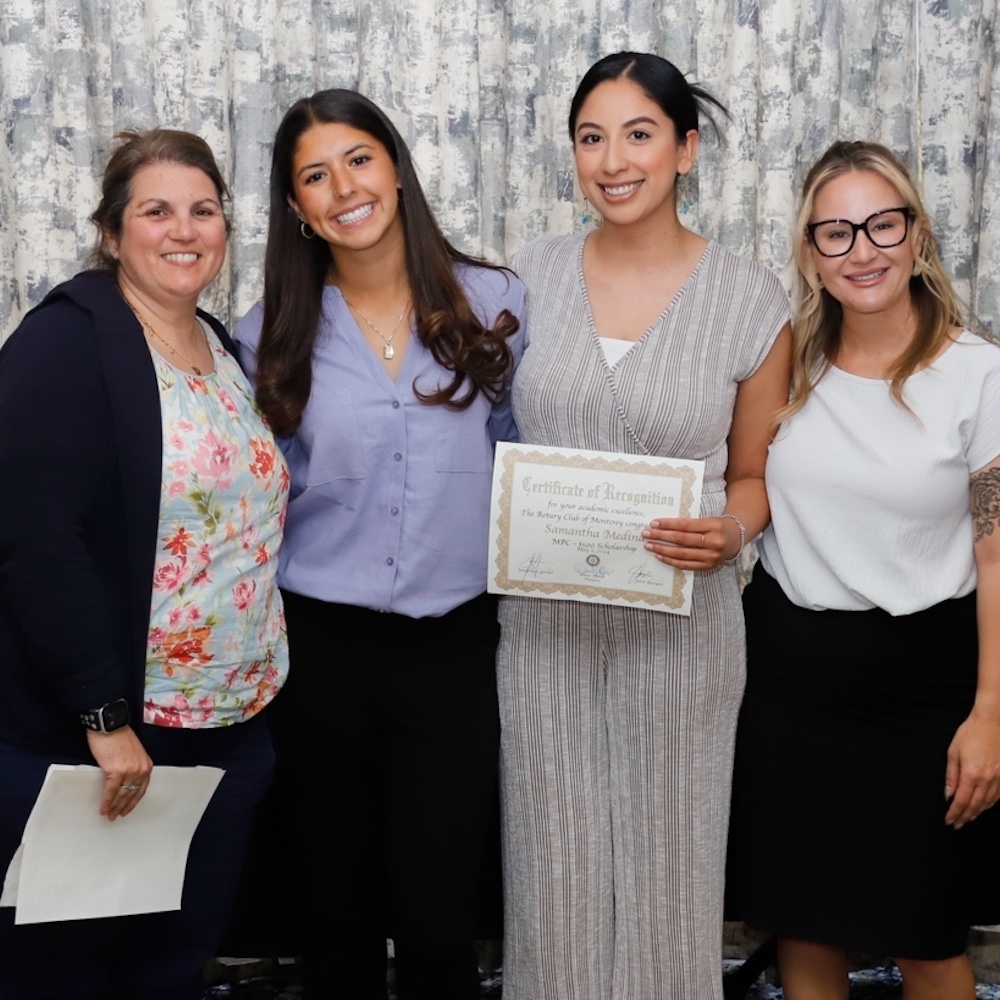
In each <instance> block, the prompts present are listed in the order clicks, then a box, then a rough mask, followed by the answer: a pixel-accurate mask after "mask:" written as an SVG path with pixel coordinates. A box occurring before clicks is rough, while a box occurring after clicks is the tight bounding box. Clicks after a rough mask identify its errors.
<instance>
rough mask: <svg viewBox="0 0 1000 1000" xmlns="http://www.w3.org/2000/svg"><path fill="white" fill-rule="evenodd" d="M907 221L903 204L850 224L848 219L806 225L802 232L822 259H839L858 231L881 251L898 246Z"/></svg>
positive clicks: (905, 229)
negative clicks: (807, 236) (807, 235)
mask: <svg viewBox="0 0 1000 1000" xmlns="http://www.w3.org/2000/svg"><path fill="white" fill-rule="evenodd" d="M911 218H913V212H912V211H911V210H910V209H909V208H907V207H906V206H905V205H904V206H903V207H902V208H887V209H885V210H884V211H882V212H874V213H873V214H872V215H869V216H868V218H867V219H865V221H864V222H851V220H850V219H824V220H823V221H822V222H810V223H809V224H808V225H807V226H806V232H807V233H808V234H809V239H811V240H812V244H813V246H814V247H815V248H816V249H817V250H818V251H819V252H820V253H821V254H822V255H823V256H824V257H843V256H844V254H846V253H850V252H851V247H853V246H854V241H855V240H856V239H857V236H858V233H859V232H863V233H864V234H865V236H867V237H868V239H869V240H870V241H871V243H872V244H873V245H874V246H877V247H879V248H880V249H882V250H888V249H889V247H898V246H899V244H900V243H902V242H903V240H905V239H906V234H907V232H908V231H909V228H910V219H911Z"/></svg>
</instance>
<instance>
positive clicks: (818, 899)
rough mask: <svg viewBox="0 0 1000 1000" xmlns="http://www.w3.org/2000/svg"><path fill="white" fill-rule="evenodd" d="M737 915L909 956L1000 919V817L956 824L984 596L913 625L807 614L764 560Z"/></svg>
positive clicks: (932, 612)
mask: <svg viewBox="0 0 1000 1000" xmlns="http://www.w3.org/2000/svg"><path fill="white" fill-rule="evenodd" d="M744 607H745V611H746V621H747V690H746V695H745V698H744V702H743V708H742V711H741V714H740V723H739V730H738V734H737V742H736V765H735V772H734V778H733V808H732V819H731V826H730V846H729V860H728V866H727V886H726V904H727V905H726V910H727V917H728V919H732V920H743V921H745V922H747V923H749V924H751V925H754V926H756V927H759V928H761V929H763V930H766V931H769V932H771V933H774V934H778V935H779V936H781V937H788V938H797V939H801V940H805V941H814V942H819V943H823V944H830V945H836V946H841V947H845V948H847V949H849V950H851V951H859V952H865V953H868V954H878V955H889V956H892V957H898V958H913V959H927V960H931V959H941V958H948V957H951V956H953V955H958V954H960V953H962V952H963V951H964V949H965V941H966V935H967V932H968V928H969V926H970V925H972V924H978V923H996V922H998V920H1000V877H998V869H1000V808H998V809H991V810H988V811H987V812H986V813H984V814H983V815H982V816H980V817H979V818H978V819H977V820H975V821H974V822H972V823H970V824H967V825H966V826H965V827H963V828H962V829H961V830H957V831H956V830H954V829H952V828H951V827H946V826H945V824H944V815H945V813H946V811H947V804H946V802H945V797H944V784H945V766H946V754H947V751H948V746H949V744H950V743H951V740H952V737H953V736H954V734H955V730H956V729H957V728H958V726H959V725H960V724H961V723H962V721H963V720H964V719H965V718H966V716H967V715H968V713H969V710H970V709H971V707H972V703H973V699H974V697H975V691H976V673H977V651H978V643H977V633H976V607H975V594H970V595H969V596H967V597H964V598H959V599H957V600H952V601H945V602H943V603H942V604H939V605H936V606H934V607H932V608H929V609H927V610H926V611H921V612H919V613H917V614H913V615H905V616H900V617H896V618H894V617H892V616H891V615H889V614H887V613H885V612H884V611H881V610H872V611H859V612H852V611H808V610H806V609H803V608H799V607H796V606H795V605H793V604H792V603H791V602H790V601H789V600H788V599H787V598H786V597H785V596H784V593H783V592H782V590H781V588H780V587H779V585H778V584H777V583H776V582H775V581H774V580H773V579H772V578H771V577H770V576H768V575H767V574H766V573H765V572H764V571H763V569H762V568H761V567H759V566H758V568H757V571H756V574H755V576H754V580H753V582H752V583H751V584H750V586H749V587H747V590H746V593H745V594H744Z"/></svg>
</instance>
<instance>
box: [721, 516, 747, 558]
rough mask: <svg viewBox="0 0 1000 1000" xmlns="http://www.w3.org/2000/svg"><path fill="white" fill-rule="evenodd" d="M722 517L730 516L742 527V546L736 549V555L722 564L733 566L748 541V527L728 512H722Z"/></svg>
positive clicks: (737, 525)
mask: <svg viewBox="0 0 1000 1000" xmlns="http://www.w3.org/2000/svg"><path fill="white" fill-rule="evenodd" d="M720 517H728V518H729V520H730V521H735V522H736V527H737V528H739V529H740V547H739V548H738V549H737V550H736V555H734V556H733V558H732V559H727V560H726V561H725V562H724V563H723V564H722V565H723V566H732V565H733V563H734V562H736V560H737V559H739V557H740V553H741V552H742V551H743V546H744V545H746V543H747V529H746V525H745V524H744V523H743V522H742V521H741V520H740V519H739V518H738V517H737V516H736V515H735V514H730V513H728V512H726V513H725V514H721V515H720Z"/></svg>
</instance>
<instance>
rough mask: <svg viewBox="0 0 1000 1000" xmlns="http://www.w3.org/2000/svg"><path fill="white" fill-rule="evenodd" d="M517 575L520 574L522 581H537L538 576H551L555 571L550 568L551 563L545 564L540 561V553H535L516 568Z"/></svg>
mask: <svg viewBox="0 0 1000 1000" xmlns="http://www.w3.org/2000/svg"><path fill="white" fill-rule="evenodd" d="M517 571H518V573H520V574H521V579H522V580H527V579H528V577H531V578H532V579H533V580H537V579H538V578H539V577H540V576H552V574H553V573H554V572H555V570H554V569H553V568H552V563H550V562H545V561H544V560H543V559H542V554H541V552H535V553H533V554H532V555H531V556H529V557H528V558H527V559H525V560H524V562H522V563H521V565H520V566H518V567H517Z"/></svg>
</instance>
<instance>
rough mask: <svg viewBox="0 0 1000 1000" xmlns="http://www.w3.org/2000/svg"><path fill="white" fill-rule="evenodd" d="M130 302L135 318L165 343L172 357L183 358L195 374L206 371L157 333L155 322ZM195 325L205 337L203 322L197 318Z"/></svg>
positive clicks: (150, 334)
mask: <svg viewBox="0 0 1000 1000" xmlns="http://www.w3.org/2000/svg"><path fill="white" fill-rule="evenodd" d="M125 301H126V302H128V299H125ZM128 304H129V306H130V307H131V309H132V312H134V313H135V318H136V319H137V320H138V321H139V323H140V324H141V325H142V328H143V329H144V330H145V331H146V333H147V334H148V335H149V336H150V337H155V338H156V339H157V340H158V341H159V342H160V343H161V344H163V346H164V347H165V348H166V349H167V350H168V351H170V356H171V357H172V358H180V359H181V361H183V362H184V364H186V365H187V366H188V368H190V369H191V371H193V372H194V373H195V375H203V374H204V372H203V371H202V370H201V369H200V368H199V367H198V366H197V365H196V364H195V363H194V362H193V361H192V360H191V359H190V358H188V357H186V356H185V355H183V354H181V352H180V351H178V350H177V348H175V347H174V345H173V344H171V343H170V342H169V341H168V340H164V339H163V337H161V336H160V335H159V334H158V333H157V332H156V331H155V330H154V329H153V324H152V323H150V322H149V320H148V319H146V317H145V316H143V315H142V313H141V312H139V310H138V309H136V307H135V306H133V305H132V303H131V302H129V303H128ZM194 325H195V327H196V328H197V329H199V330H201V335H202V336H203V337H204V336H205V330H204V328H203V327H202V325H201V324H200V323H199V322H198V320H197V319H196V320H195V321H194Z"/></svg>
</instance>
